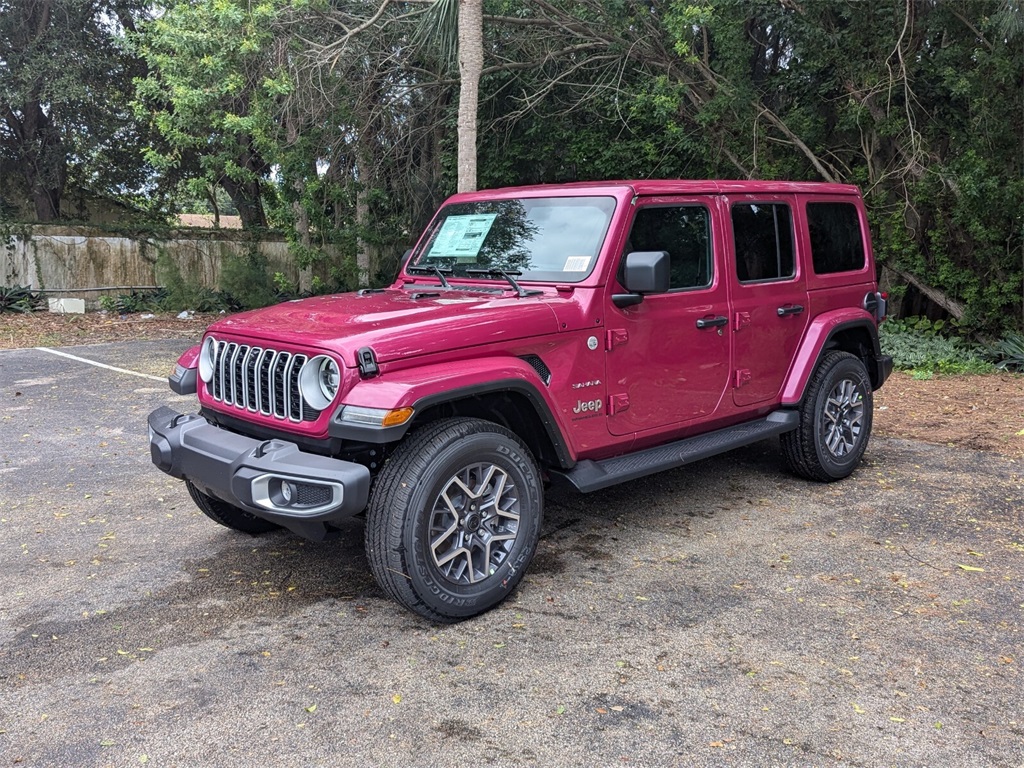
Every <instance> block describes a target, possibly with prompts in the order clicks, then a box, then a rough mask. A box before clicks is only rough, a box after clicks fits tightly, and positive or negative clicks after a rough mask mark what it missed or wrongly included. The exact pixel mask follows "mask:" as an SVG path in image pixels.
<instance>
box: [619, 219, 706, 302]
mask: <svg viewBox="0 0 1024 768" xmlns="http://www.w3.org/2000/svg"><path fill="white" fill-rule="evenodd" d="M626 250H627V251H667V252H668V255H669V259H670V262H671V276H672V277H671V285H670V287H671V289H672V290H679V289H683V288H706V287H707V286H709V285H711V278H712V272H711V217H710V215H709V213H708V209H707V208H705V207H704V206H702V205H681V206H646V207H643V208H640V209H639V210H638V211H637V212H636V217H635V218H634V219H633V228H632V229H631V230H630V232H629V240H628V243H627V248H626Z"/></svg>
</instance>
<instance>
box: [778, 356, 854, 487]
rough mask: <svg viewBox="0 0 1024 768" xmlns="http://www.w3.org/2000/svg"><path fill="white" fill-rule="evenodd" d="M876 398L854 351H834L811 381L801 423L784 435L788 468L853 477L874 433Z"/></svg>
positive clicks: (810, 475) (826, 478) (822, 477)
mask: <svg viewBox="0 0 1024 768" xmlns="http://www.w3.org/2000/svg"><path fill="white" fill-rule="evenodd" d="M873 408H874V398H873V394H872V389H871V379H870V377H869V376H868V371H867V368H865V367H864V363H863V362H862V361H861V359H860V358H859V357H857V356H856V355H851V354H850V353H849V352H840V351H836V352H829V353H827V354H826V355H825V356H824V357H823V358H822V359H821V362H820V363H818V367H817V368H816V369H815V371H814V375H813V376H812V377H811V381H810V383H809V384H808V385H807V393H806V394H805V395H804V399H803V402H802V403H801V404H800V426H799V427H798V428H797V429H795V430H793V431H792V432H786V433H784V434H783V435H782V437H781V441H782V452H783V455H784V456H785V458H786V464H787V465H788V467H789V469H790V470H791V471H792V472H794V473H795V474H797V475H800V476H801V477H805V478H807V479H808V480H819V481H821V482H825V483H830V482H832V481H834V480H841V479H842V478H844V477H847V476H849V475H850V473H851V472H853V470H854V469H856V467H857V465H858V464H859V463H860V460H861V456H863V455H864V449H865V448H867V445H868V439H869V438H870V437H871V422H872V416H873Z"/></svg>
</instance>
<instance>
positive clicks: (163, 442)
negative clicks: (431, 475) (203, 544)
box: [149, 406, 370, 541]
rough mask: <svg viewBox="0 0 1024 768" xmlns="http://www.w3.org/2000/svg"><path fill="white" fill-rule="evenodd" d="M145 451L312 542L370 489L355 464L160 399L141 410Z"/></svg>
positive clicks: (173, 471) (366, 474) (362, 502)
mask: <svg viewBox="0 0 1024 768" xmlns="http://www.w3.org/2000/svg"><path fill="white" fill-rule="evenodd" d="M149 450H150V454H151V456H152V458H153V463H154V464H155V465H156V466H157V467H158V468H159V469H161V470H163V471H164V472H166V473H167V474H169V475H171V476H172V477H176V478H179V479H182V480H189V481H191V482H192V483H193V484H194V485H195V486H196V487H198V488H199V489H200V490H202V491H203V492H205V493H207V494H208V495H210V496H215V497H216V498H218V499H221V500H222V501H226V502H227V503H228V504H233V505H235V506H236V507H239V508H241V509H244V510H245V511H246V512H251V513H252V514H254V515H256V516H258V517H261V518H263V519H264V520H269V521H271V522H273V523H277V524H278V525H281V526H283V527H285V528H288V529H290V530H292V531H294V532H295V533H298V534H299V535H301V536H304V537H306V538H309V539H313V540H317V541H318V540H320V539H323V538H324V536H325V535H326V533H327V527H328V525H329V524H330V523H334V522H338V521H340V520H344V519H346V518H349V517H351V516H352V515H355V514H358V513H359V512H362V511H363V510H364V509H365V508H366V503H367V500H368V499H369V495H370V471H369V469H367V468H366V467H364V466H363V465H362V464H356V463H354V462H350V461H341V460H340V459H332V458H328V457H326V456H319V455H316V454H312V453H305V452H303V451H301V450H299V447H298V446H297V445H295V443H290V442H287V441H284V440H256V439H254V438H251V437H246V436H245V435H239V434H236V433H234V432H229V431H227V430H225V429H222V428H220V427H217V426H214V425H213V424H211V423H210V422H208V421H207V420H206V419H204V418H203V417H202V416H200V415H199V414H188V415H185V414H181V413H178V412H177V411H174V410H172V409H170V408H168V407H166V406H163V407H161V408H157V409H156V410H155V411H153V412H152V413H151V414H149Z"/></svg>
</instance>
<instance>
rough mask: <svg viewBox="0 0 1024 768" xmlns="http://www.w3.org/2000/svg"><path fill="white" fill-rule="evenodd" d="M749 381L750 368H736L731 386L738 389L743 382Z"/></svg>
mask: <svg viewBox="0 0 1024 768" xmlns="http://www.w3.org/2000/svg"><path fill="white" fill-rule="evenodd" d="M749 381H750V369H749V368H739V369H737V371H736V375H735V377H734V379H733V386H734V387H736V389H739V388H740V387H742V386H743V385H744V384H747V383H748V382H749Z"/></svg>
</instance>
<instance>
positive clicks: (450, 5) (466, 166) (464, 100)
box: [416, 0, 484, 192]
mask: <svg viewBox="0 0 1024 768" xmlns="http://www.w3.org/2000/svg"><path fill="white" fill-rule="evenodd" d="M416 39H417V42H419V43H420V44H423V43H426V44H429V45H430V46H431V47H434V48H435V49H436V50H437V51H438V53H439V55H440V57H441V59H442V60H444V61H446V62H448V63H449V64H451V63H453V62H454V61H455V59H456V58H457V59H458V64H459V120H458V132H459V154H458V191H459V192H472V191H473V190H475V189H476V133H477V131H476V124H477V108H478V105H479V101H480V99H479V94H480V73H481V72H482V71H483V68H484V3H483V0H437V1H436V2H435V3H434V4H433V6H431V8H430V11H429V12H428V13H427V14H426V16H425V17H424V22H423V25H422V26H421V27H420V29H419V33H418V34H417V36H416Z"/></svg>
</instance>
